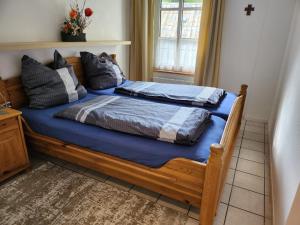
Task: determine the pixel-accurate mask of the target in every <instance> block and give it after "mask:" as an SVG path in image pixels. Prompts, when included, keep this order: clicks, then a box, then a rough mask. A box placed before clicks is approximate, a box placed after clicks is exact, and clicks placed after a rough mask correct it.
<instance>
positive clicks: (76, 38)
mask: <svg viewBox="0 0 300 225" xmlns="http://www.w3.org/2000/svg"><path fill="white" fill-rule="evenodd" d="M60 35H61V40H62V41H65V42H85V41H86V37H85V33H80V34H79V35H76V36H73V35H71V34H67V33H65V32H61V33H60Z"/></svg>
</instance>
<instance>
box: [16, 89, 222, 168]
mask: <svg viewBox="0 0 300 225" xmlns="http://www.w3.org/2000/svg"><path fill="white" fill-rule="evenodd" d="M95 96H96V95H93V94H88V95H87V97H85V98H84V99H81V100H79V101H76V102H73V103H70V104H66V105H61V106H56V107H51V108H48V109H30V108H26V107H24V108H22V109H21V110H22V112H23V117H24V118H25V120H26V121H27V122H28V124H29V125H30V127H31V128H32V129H33V130H34V131H35V132H37V133H39V134H43V135H47V136H50V137H53V138H56V139H59V140H61V141H64V142H66V143H72V144H76V145H79V146H82V147H86V148H89V149H91V150H95V151H99V152H102V153H106V154H108V155H112V156H116V157H119V158H122V159H126V160H129V161H133V162H136V163H139V164H143V165H145V166H149V167H153V168H157V167H161V166H162V165H163V164H165V163H166V162H168V161H169V160H171V159H174V158H177V157H183V158H187V159H192V160H196V161H199V162H205V161H206V160H207V159H208V157H209V154H210V149H209V148H210V145H211V144H213V143H219V142H220V140H221V136H222V133H223V130H224V127H225V123H226V121H225V120H223V119H221V118H219V117H216V116H212V117H211V118H212V122H211V124H210V125H209V126H208V128H207V130H206V131H205V132H204V133H203V134H202V135H201V137H200V139H199V142H198V143H196V144H195V145H193V146H183V145H176V144H171V143H167V142H162V141H157V140H153V139H148V138H144V137H140V136H135V135H130V134H125V133H121V132H117V131H111V130H106V129H102V128H99V127H96V126H91V125H86V124H82V123H79V122H75V121H71V120H65V119H59V118H55V117H53V115H54V114H55V113H56V112H58V111H60V110H63V109H65V108H67V107H69V106H70V105H73V104H76V103H78V102H85V101H87V100H90V99H92V98H94V97H95Z"/></svg>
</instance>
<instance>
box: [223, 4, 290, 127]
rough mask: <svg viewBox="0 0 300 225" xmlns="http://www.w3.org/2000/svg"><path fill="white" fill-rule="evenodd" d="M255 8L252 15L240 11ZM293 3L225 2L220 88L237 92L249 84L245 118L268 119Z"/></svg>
mask: <svg viewBox="0 0 300 225" xmlns="http://www.w3.org/2000/svg"><path fill="white" fill-rule="evenodd" d="M248 4H252V5H253V6H254V7H255V11H254V12H252V15H251V16H245V11H244V10H243V9H244V8H245V7H246V6H247V5H248ZM293 7H294V0H284V1H283V0H250V1H249V0H238V1H237V0H227V1H226V7H225V21H224V28H223V42H222V56H221V74H220V76H221V78H220V86H221V87H223V88H225V89H229V90H233V91H238V90H239V86H240V84H242V83H246V84H248V85H249V92H248V93H249V94H248V99H247V106H246V117H248V118H250V119H258V120H265V121H266V120H268V118H269V115H270V112H271V102H272V99H273V96H274V94H275V89H276V85H277V80H278V77H279V71H280V66H281V62H282V59H283V54H284V49H285V46H286V42H287V38H288V31H289V24H290V21H291V17H292V10H293Z"/></svg>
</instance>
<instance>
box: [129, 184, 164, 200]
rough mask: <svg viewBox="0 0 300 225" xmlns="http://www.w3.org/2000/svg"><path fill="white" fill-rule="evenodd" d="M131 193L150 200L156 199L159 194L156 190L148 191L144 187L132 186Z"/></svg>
mask: <svg viewBox="0 0 300 225" xmlns="http://www.w3.org/2000/svg"><path fill="white" fill-rule="evenodd" d="M130 192H131V193H134V194H136V195H138V196H140V197H142V198H145V199H148V200H150V201H152V202H156V201H157V200H158V197H159V194H158V193H157V192H153V191H149V190H147V189H145V188H142V187H138V186H134V187H133V188H132V189H131V190H130Z"/></svg>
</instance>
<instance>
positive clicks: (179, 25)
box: [153, 0, 202, 76]
mask: <svg viewBox="0 0 300 225" xmlns="http://www.w3.org/2000/svg"><path fill="white" fill-rule="evenodd" d="M156 1H157V4H156V6H157V8H156V10H157V12H158V16H157V17H156V18H155V20H154V22H155V26H154V27H155V28H154V38H155V41H154V47H155V49H154V52H156V51H157V42H158V40H159V38H163V39H171V40H173V39H174V38H165V37H161V14H162V11H178V21H177V36H176V49H177V50H178V48H179V45H180V40H181V39H190V38H182V37H181V36H182V19H183V12H184V11H188V10H191V11H196V10H199V11H200V12H201V11H202V7H201V6H199V7H184V0H178V8H163V7H162V0H156ZM196 40H197V39H196ZM179 54H180V53H179V51H176V58H175V60H176V62H175V64H176V65H178V64H179V61H178V60H179ZM153 70H154V72H160V73H174V74H180V75H187V76H193V75H194V73H189V72H182V71H176V70H164V69H159V68H156V67H155V65H154V66H153Z"/></svg>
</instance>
